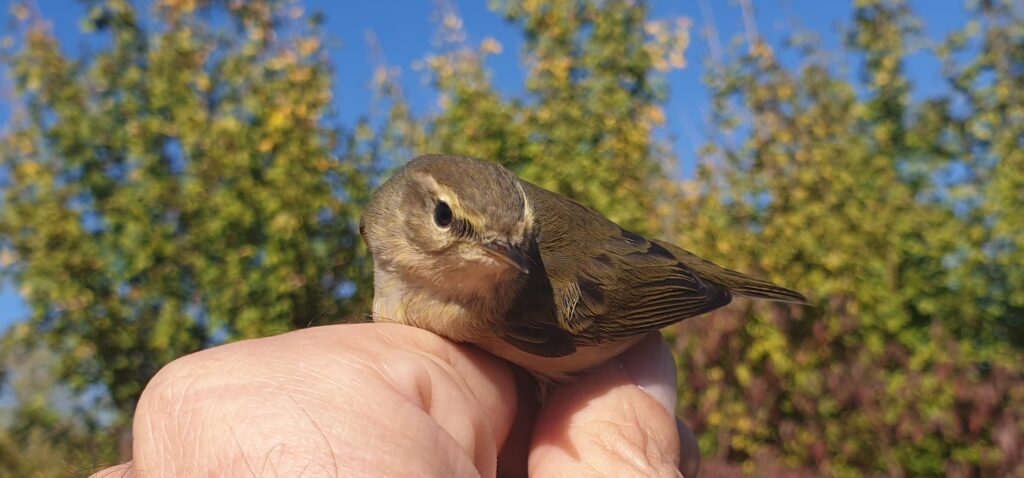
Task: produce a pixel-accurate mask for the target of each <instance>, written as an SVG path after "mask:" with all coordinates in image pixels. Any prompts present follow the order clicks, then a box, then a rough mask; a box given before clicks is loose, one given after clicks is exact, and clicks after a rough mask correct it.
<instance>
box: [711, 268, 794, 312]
mask: <svg viewBox="0 0 1024 478" xmlns="http://www.w3.org/2000/svg"><path fill="white" fill-rule="evenodd" d="M722 271H723V272H724V273H725V274H724V275H726V276H728V277H729V280H728V281H727V282H726V283H724V284H722V285H724V286H726V287H728V288H729V290H730V291H732V292H733V293H734V294H736V295H742V296H744V297H752V298H755V299H764V300H772V301H775V302H789V303H791V304H800V305H811V304H810V302H808V301H807V298H806V297H804V295H803V294H801V293H799V292H796V291H792V290H789V289H787V288H785V287H779V286H777V285H775V284H772V283H771V282H768V281H763V280H760V279H755V278H753V277H750V276H746V275H743V274H740V273H739V272H736V271H731V270H728V269H722Z"/></svg>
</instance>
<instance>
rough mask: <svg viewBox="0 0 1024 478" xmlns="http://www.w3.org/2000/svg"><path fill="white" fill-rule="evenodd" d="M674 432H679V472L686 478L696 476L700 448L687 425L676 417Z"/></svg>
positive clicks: (698, 469)
mask: <svg viewBox="0 0 1024 478" xmlns="http://www.w3.org/2000/svg"><path fill="white" fill-rule="evenodd" d="M676 430H677V431H678V432H679V471H680V472H682V473H683V476H684V477H686V478H693V477H695V476H697V472H699V471H700V446H699V445H698V444H697V437H696V436H695V435H694V434H693V430H691V429H690V427H689V425H687V424H686V423H684V422H683V421H682V420H680V419H679V417H676Z"/></svg>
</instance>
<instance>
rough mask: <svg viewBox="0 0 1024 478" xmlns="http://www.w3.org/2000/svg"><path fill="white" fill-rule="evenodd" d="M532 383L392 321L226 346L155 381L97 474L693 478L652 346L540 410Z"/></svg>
mask: <svg viewBox="0 0 1024 478" xmlns="http://www.w3.org/2000/svg"><path fill="white" fill-rule="evenodd" d="M528 381H529V380H528V379H527V378H526V375H525V374H523V373H522V372H521V371H516V369H515V368H514V366H512V365H509V364H508V363H507V362H504V361H502V360H501V359H498V358H496V357H494V356H492V355H490V354H487V353H485V352H482V351H480V350H479V349H476V348H475V347H472V346H469V345H462V344H456V343H454V342H451V341H449V340H446V339H444V338H441V337H439V336H437V335H434V334H432V333H430V332H427V331H424V330H420V329H416V328H412V327H407V326H403V325H397V324H360V325H335V326H326V327H316V328H310V329H305V330H300V331H296V332H291V333H287V334H283V335H279V336H275V337H269V338H263V339H256V340H248V341H243V342H237V343H232V344H228V345H224V346H220V347H215V348H212V349H208V350H204V351H201V352H197V353H195V354H192V355H188V356H186V357H182V358H180V359H178V360H175V361H174V362H172V363H171V364H169V365H167V366H166V367H164V368H163V369H162V370H160V372H159V373H157V375H156V376H155V377H154V378H153V380H152V381H150V383H149V384H148V385H147V386H146V389H145V390H144V392H143V394H142V397H141V398H140V400H139V404H138V408H137V410H136V413H135V419H134V426H133V436H134V442H133V447H132V451H133V460H132V461H131V462H129V463H125V464H121V465H118V466H114V467H112V468H108V469H105V470H102V471H99V472H97V473H96V474H94V475H93V476H104V477H107V476H134V477H159V476H300V475H301V476H306V477H315V476H410V477H425V476H444V477H449V476H459V477H462V476H483V477H490V476H523V475H525V474H526V473H527V472H528V473H529V475H530V476H541V477H547V476H574V477H583V476H622V477H628V476H644V477H648V476H679V475H680V470H682V475H683V476H688V477H689V476H695V475H696V467H697V461H698V453H697V448H696V443H695V441H694V439H693V435H692V434H691V433H690V432H689V430H688V429H687V428H685V426H680V425H679V423H678V422H677V420H676V419H675V417H674V414H673V413H672V412H671V410H674V407H675V365H674V362H673V361H672V357H671V354H670V353H669V352H668V349H667V348H666V346H665V344H664V342H663V340H662V339H661V338H660V337H659V336H657V334H653V335H651V336H650V337H647V338H645V339H644V340H643V341H642V342H641V343H640V344H638V345H637V346H636V347H634V348H633V349H631V350H630V351H628V352H626V353H625V354H623V355H622V356H620V357H618V358H616V359H613V360H611V361H609V362H608V363H606V364H604V365H602V366H600V367H598V368H597V369H595V370H592V371H590V372H588V373H586V374H585V375H583V376H581V377H580V378H579V379H578V380H576V381H574V382H572V383H571V384H569V385H566V386H563V387H560V388H558V389H556V390H555V391H553V392H552V393H551V394H550V395H549V396H548V397H547V398H546V400H545V401H544V403H543V405H540V404H538V403H537V402H536V400H535V399H534V398H533V397H534V393H533V392H532V390H530V389H529V388H528V387H527V386H525V384H527V383H528ZM681 437H682V438H681Z"/></svg>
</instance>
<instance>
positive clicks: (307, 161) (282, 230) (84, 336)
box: [0, 0, 370, 423]
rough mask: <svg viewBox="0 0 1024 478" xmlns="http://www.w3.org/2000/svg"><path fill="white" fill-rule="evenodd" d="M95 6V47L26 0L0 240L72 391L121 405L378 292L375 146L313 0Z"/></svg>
mask: <svg viewBox="0 0 1024 478" xmlns="http://www.w3.org/2000/svg"><path fill="white" fill-rule="evenodd" d="M91 5H92V7H91V11H90V14H89V18H88V19H86V27H87V28H88V29H90V30H92V31H93V32H94V35H96V36H97V37H99V38H101V39H102V40H103V43H102V45H103V46H102V47H100V48H99V49H98V51H97V52H96V53H95V54H93V55H90V56H87V57H84V58H78V59H75V58H71V57H68V56H66V55H65V54H63V53H62V52H61V50H60V48H59V45H58V44H57V42H56V40H55V39H54V37H53V36H52V34H51V32H49V31H48V30H47V28H46V27H45V24H44V23H43V22H42V21H40V20H38V19H31V18H27V16H25V15H22V16H23V17H24V18H23V21H22V22H21V23H20V25H21V27H22V31H21V32H20V37H19V42H18V45H17V47H16V48H15V49H14V50H13V51H12V52H10V53H9V54H8V55H7V56H6V58H5V59H6V62H7V65H8V66H9V68H10V71H11V72H12V76H13V79H14V82H15V86H16V90H17V95H18V99H19V101H18V104H17V105H16V108H17V109H16V112H15V118H14V119H13V120H12V124H11V127H10V130H9V131H7V132H5V134H4V135H3V137H2V138H0V168H4V169H5V170H6V171H7V172H8V174H9V181H8V183H7V184H5V185H3V188H2V193H3V199H2V204H3V209H2V210H0V250H2V254H3V257H4V259H5V264H4V271H5V272H4V273H5V274H6V275H7V276H8V277H9V278H11V279H13V280H14V281H15V282H16V283H18V284H20V287H21V292H22V294H23V296H24V297H25V298H26V299H27V301H28V302H29V304H30V306H31V307H32V316H31V318H30V320H29V321H28V322H26V323H22V324H19V325H17V326H16V327H15V331H14V332H13V336H16V337H19V338H20V339H21V340H22V341H23V342H24V343H26V344H31V343H33V342H35V341H39V342H40V343H41V344H43V345H45V346H46V347H50V348H52V350H54V353H55V354H56V356H57V357H58V358H59V360H58V363H57V368H58V373H59V375H58V376H59V377H60V378H61V379H63V380H65V381H66V382H67V383H68V384H70V385H72V386H73V387H74V388H75V389H76V390H82V389H84V388H85V387H88V386H92V385H95V384H102V385H105V386H106V388H107V389H108V391H109V394H110V397H111V398H112V399H113V402H114V404H115V405H116V407H117V409H118V410H119V411H120V414H119V415H118V417H117V419H118V420H117V422H118V423H122V422H123V421H125V420H127V419H129V418H130V417H131V413H132V410H133V407H134V403H135V401H136V398H137V397H138V394H139V393H140V392H141V390H142V387H143V386H144V385H145V383H146V382H147V381H148V380H149V378H150V377H151V376H152V375H153V374H154V373H155V372H156V370H157V369H159V367H161V366H162V365H163V364H165V363H167V362H168V361H170V360H172V359H174V358H176V357H179V356H181V355H183V354H187V353H189V352H192V351H195V350H197V349H200V348H203V347H207V346H210V345H213V344H216V343H219V342H223V341H225V340H233V339H239V338H247V337H257V336H262V335H267V334H272V333H278V332H283V331H287V330H291V329H295V328H300V327H305V326H308V325H311V324H315V323H324V322H335V321H338V320H340V319H342V318H344V317H345V316H347V315H348V314H354V313H359V312H365V311H366V310H368V309H369V307H368V306H367V302H366V300H367V298H368V292H367V291H368V288H367V287H365V285H366V284H367V281H368V280H369V275H368V274H367V273H366V269H365V266H366V261H365V257H364V256H365V255H364V254H363V253H362V250H361V246H360V245H359V244H360V241H359V238H358V234H357V233H356V230H355V223H356V220H357V203H358V202H359V201H360V200H362V199H363V198H365V197H366V195H367V194H368V192H369V186H368V182H367V181H368V179H367V176H366V168H367V167H368V166H370V163H369V162H368V161H366V160H367V159H368V156H367V155H365V154H360V153H358V152H356V151H355V150H354V149H352V148H349V147H346V146H347V145H348V146H351V143H348V142H343V141H342V140H344V138H343V136H342V134H341V132H340V131H339V130H337V128H334V127H331V126H329V125H328V122H327V118H325V115H326V114H328V113H329V112H330V110H329V104H330V102H331V99H332V96H331V81H332V72H331V68H330V64H329V63H328V61H327V53H326V52H325V51H324V49H323V41H322V37H323V35H322V32H321V31H320V30H319V27H318V25H317V22H316V21H315V18H313V19H307V18H305V17H303V14H302V11H301V9H299V8H298V7H297V5H295V4H293V3H291V2H282V1H270V0H268V1H257V2H230V4H226V3H222V2H214V3H212V4H210V5H207V4H205V2H177V1H170V0H168V1H164V2H157V3H156V4H155V5H154V6H153V8H154V10H153V12H152V14H153V15H154V17H153V21H147V22H145V23H144V22H142V21H140V15H139V14H138V13H137V12H136V10H135V8H134V7H133V5H132V4H130V3H129V2H127V1H122V0H110V1H105V2H92V3H91ZM25 11H26V10H25V9H24V8H22V9H21V10H18V8H17V7H16V14H17V13H19V12H21V13H22V14H24V12H25ZM335 153H337V154H338V155H339V156H340V158H335V157H334V156H333V155H334V154H335ZM345 288H348V289H350V290H349V293H345V290H344V289H345ZM351 291H356V292H357V294H355V295H353V294H351ZM11 365H14V364H7V366H11Z"/></svg>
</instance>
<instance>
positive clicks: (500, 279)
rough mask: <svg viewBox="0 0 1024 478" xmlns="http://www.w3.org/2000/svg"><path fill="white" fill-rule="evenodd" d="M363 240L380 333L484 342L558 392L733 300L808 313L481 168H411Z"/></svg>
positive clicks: (451, 163)
mask: <svg viewBox="0 0 1024 478" xmlns="http://www.w3.org/2000/svg"><path fill="white" fill-rule="evenodd" d="M359 230H360V234H361V235H362V237H363V240H364V241H365V242H366V244H367V246H368V247H369V249H370V252H371V254H372V255H373V279H374V299H373V318H374V320H375V321H384V322H398V323H403V324H408V325H413V326H416V327H420V328H422V329H426V330H429V331H432V332H434V333H437V334H439V335H442V336H445V337H448V338H450V339H452V340H455V341H461V342H470V343H473V344H476V345H477V346H479V347H481V348H483V349H485V350H487V351H489V352H491V353H493V354H495V355H497V356H499V357H503V358H505V359H507V360H509V361H511V362H513V363H515V364H518V365H519V366H522V367H523V368H525V369H527V370H528V371H530V372H532V373H533V374H534V375H536V376H538V377H539V378H541V379H545V380H549V381H551V382H553V383H558V382H562V381H565V380H567V379H569V378H570V377H572V376H573V375H574V374H575V373H577V372H580V371H583V370H586V369H588V368H591V367H593V366H596V365H598V364H600V363H602V362H604V361H606V360H608V359H610V358H612V357H614V356H616V355H618V354H619V353H621V352H623V351H625V350H626V349H628V348H629V347H630V346H632V345H634V344H635V343H636V342H638V341H639V340H640V339H641V338H643V336H645V335H646V334H647V333H648V332H651V331H654V330H657V329H660V328H662V327H665V326H667V325H670V324H673V323H676V322H679V321H681V320H683V319H686V318H689V317H693V316H696V315H700V314H703V313H706V312H709V311H711V310H714V309H717V308H719V307H722V306H724V305H726V304H728V303H729V302H730V301H731V300H732V297H733V296H734V295H739V296H746V297H752V298H756V299H767V300H772V301H782V302H792V303H797V304H806V303H807V301H806V299H805V298H804V296H803V295H801V294H799V293H797V292H794V291H791V290H789V289H785V288H783V287H779V286H777V285H774V284H772V283H769V282H766V281H763V280H759V279H755V278H752V277H748V276H746V275H744V274H741V273H739V272H735V271H731V270H728V269H724V268H722V267H719V266H717V265H715V264H713V263H711V262H709V261H706V260H704V259H701V258H700V257H697V256H695V255H693V254H691V253H690V252H688V251H686V250H683V249H682V248H680V247H677V246H675V245H673V244H669V243H667V242H663V241H658V240H652V239H647V238H645V237H643V236H641V235H639V234H636V233H633V232H630V231H628V230H626V229H624V228H622V227H620V226H619V225H617V224H615V223H614V222H612V221H610V220H608V219H606V218H605V217H604V216H602V215H601V214H599V213H598V212H596V211H594V210H592V209H590V208H588V207H586V206H584V205H582V204H580V203H578V202H576V201H573V200H571V199H569V198H566V197H564V196H561V195H559V194H556V193H553V192H551V191H548V190H546V189H543V188H541V187H538V186H535V185H533V184H531V183H529V182H527V181H524V180H522V179H519V178H518V177H516V175H515V174H513V173H512V172H511V171H509V170H508V169H505V168H503V167H501V166H500V165H498V164H496V163H493V162H489V161H484V160H480V159H474V158H467V157H457V156H444V155H424V156H419V157H417V158H415V159H413V160H411V161H409V162H408V163H407V164H406V165H404V166H403V167H402V168H401V169H399V170H398V171H397V172H396V173H395V174H394V175H393V176H392V177H391V178H390V179H388V180H387V181H386V182H385V183H384V184H383V185H381V187H380V188H379V189H378V190H377V191H376V193H375V194H374V196H373V198H372V199H371V200H370V202H369V204H368V205H367V207H366V211H365V213H364V214H363V216H362V219H361V221H360V227H359Z"/></svg>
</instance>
